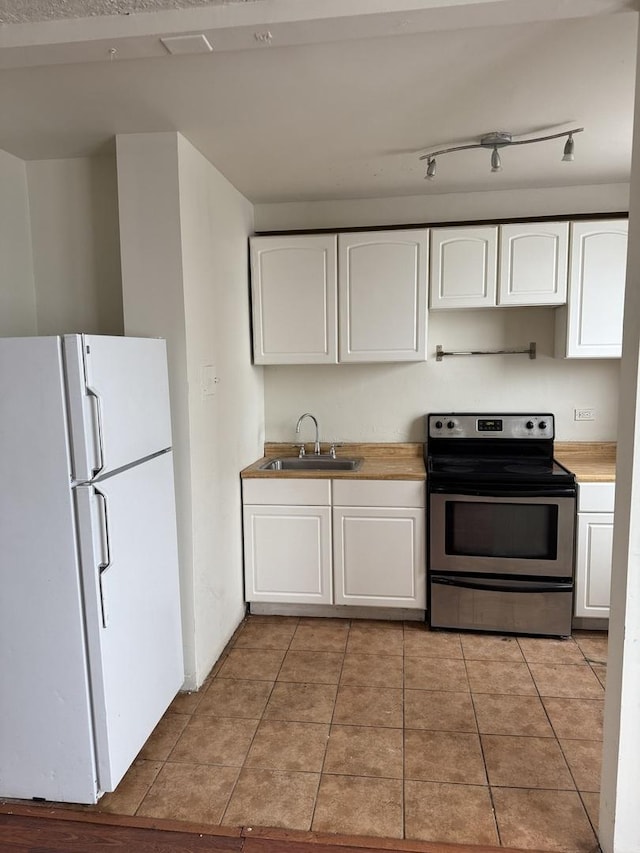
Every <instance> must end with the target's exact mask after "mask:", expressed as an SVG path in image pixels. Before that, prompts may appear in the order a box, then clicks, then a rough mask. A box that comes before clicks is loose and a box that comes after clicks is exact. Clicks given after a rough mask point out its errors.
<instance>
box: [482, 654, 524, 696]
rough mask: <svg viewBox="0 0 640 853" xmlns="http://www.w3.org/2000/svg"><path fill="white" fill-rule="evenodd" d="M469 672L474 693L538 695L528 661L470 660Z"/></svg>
mask: <svg viewBox="0 0 640 853" xmlns="http://www.w3.org/2000/svg"><path fill="white" fill-rule="evenodd" d="M467 673H468V675H469V684H470V685H471V692H472V693H496V694H499V693H501V694H503V695H519V696H535V695H537V691H536V686H535V684H534V683H533V679H532V678H531V674H530V672H529V667H528V666H527V664H526V663H516V662H511V661H493V660H491V661H483V660H469V661H467Z"/></svg>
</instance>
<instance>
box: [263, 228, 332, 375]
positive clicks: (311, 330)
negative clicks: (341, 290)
mask: <svg viewBox="0 0 640 853" xmlns="http://www.w3.org/2000/svg"><path fill="white" fill-rule="evenodd" d="M250 246H251V291H252V300H253V301H252V310H253V347H254V361H255V363H256V364H335V363H336V361H337V360H338V346H337V263H336V236H335V234H328V235H327V234H311V235H307V234H304V235H302V234H300V235H293V236H289V237H287V236H284V237H253V238H252V239H251V241H250Z"/></svg>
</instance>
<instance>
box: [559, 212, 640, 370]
mask: <svg viewBox="0 0 640 853" xmlns="http://www.w3.org/2000/svg"><path fill="white" fill-rule="evenodd" d="M627 230H628V222H627V220H626V219H609V220H602V221H585V222H572V223H571V246H570V253H569V292H568V297H567V308H566V310H563V311H560V312H558V316H557V317H556V355H557V356H559V357H561V358H620V356H621V354H622V319H623V313H624V287H625V278H626V268H627Z"/></svg>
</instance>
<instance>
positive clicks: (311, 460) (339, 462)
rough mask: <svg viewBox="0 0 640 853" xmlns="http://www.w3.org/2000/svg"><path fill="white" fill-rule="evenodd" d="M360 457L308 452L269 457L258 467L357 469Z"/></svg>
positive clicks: (308, 469)
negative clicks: (304, 454) (301, 454)
mask: <svg viewBox="0 0 640 853" xmlns="http://www.w3.org/2000/svg"><path fill="white" fill-rule="evenodd" d="M361 465H362V459H360V458H349V457H347V456H338V457H336V458H334V457H333V456H329V455H327V454H320V455H319V456H318V455H317V454H311V453H310V454H309V455H308V456H301V457H300V456H282V457H279V458H278V459H269V461H268V462H264V463H263V464H262V465H261V466H260V468H261V469H262V470H263V471H357V470H358V468H360V466H361Z"/></svg>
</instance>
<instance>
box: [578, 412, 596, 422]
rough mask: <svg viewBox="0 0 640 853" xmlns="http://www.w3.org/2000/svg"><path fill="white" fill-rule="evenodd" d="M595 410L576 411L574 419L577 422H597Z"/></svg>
mask: <svg viewBox="0 0 640 853" xmlns="http://www.w3.org/2000/svg"><path fill="white" fill-rule="evenodd" d="M595 417H596V413H595V409H574V410H573V419H574V420H575V421H593V420H595Z"/></svg>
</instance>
